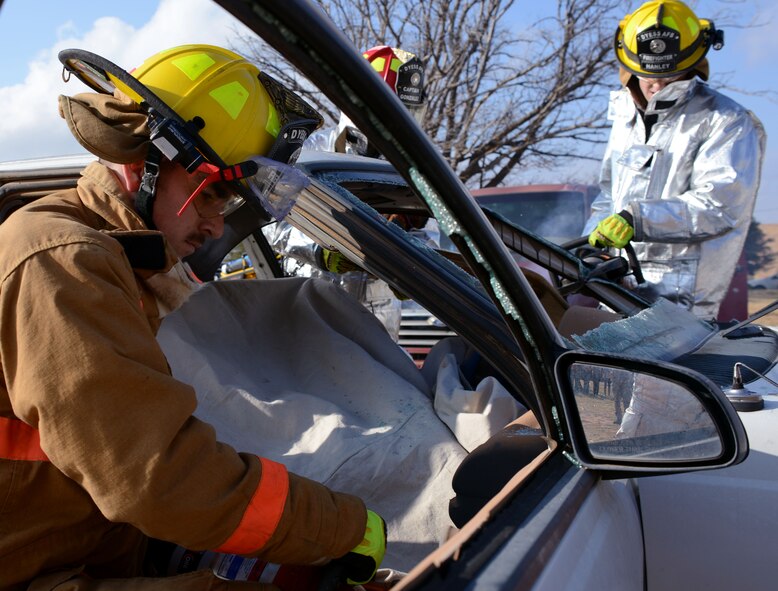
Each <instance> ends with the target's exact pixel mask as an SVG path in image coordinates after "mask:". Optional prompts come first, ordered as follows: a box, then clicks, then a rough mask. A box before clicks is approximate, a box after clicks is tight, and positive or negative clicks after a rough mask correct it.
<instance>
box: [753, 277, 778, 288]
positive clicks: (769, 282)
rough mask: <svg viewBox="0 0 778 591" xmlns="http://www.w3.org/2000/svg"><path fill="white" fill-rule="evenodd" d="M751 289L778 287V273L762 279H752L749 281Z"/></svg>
mask: <svg viewBox="0 0 778 591" xmlns="http://www.w3.org/2000/svg"><path fill="white" fill-rule="evenodd" d="M748 287H749V288H751V289H778V273H776V274H775V275H770V276H769V277H762V278H760V279H751V280H750V281H749V282H748Z"/></svg>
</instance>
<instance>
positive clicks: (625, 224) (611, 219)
mask: <svg viewBox="0 0 778 591" xmlns="http://www.w3.org/2000/svg"><path fill="white" fill-rule="evenodd" d="M633 223H634V220H633V219H632V214H630V213H629V212H628V211H626V210H622V211H620V212H619V213H614V214H613V215H609V216H608V217H607V218H605V219H604V220H602V221H601V222H600V223H599V224H597V227H596V228H595V229H594V231H593V232H592V233H591V234H589V244H591V245H592V246H594V247H598V246H608V247H610V246H612V247H614V248H624V247H625V246H626V245H627V242H629V241H630V240H632V237H633V236H634V235H635V230H634V229H633V228H632V224H633Z"/></svg>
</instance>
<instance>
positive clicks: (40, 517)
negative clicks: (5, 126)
mask: <svg viewBox="0 0 778 591" xmlns="http://www.w3.org/2000/svg"><path fill="white" fill-rule="evenodd" d="M68 51H70V52H71V54H68V55H69V57H68V55H66V54H67V52H63V54H61V56H60V57H61V59H62V60H63V63H65V65H66V67H67V68H68V69H70V70H73V71H74V73H75V74H76V75H77V76H78V77H79V78H81V79H82V81H84V82H87V83H88V84H90V85H91V86H92V87H93V88H94V89H95V90H100V91H101V92H95V93H91V92H90V93H84V94H80V95H76V96H74V97H71V98H68V97H60V112H61V114H62V116H63V117H64V118H65V119H66V121H67V123H68V126H69V127H70V130H71V131H72V132H73V134H74V135H75V137H76V138H77V139H78V141H79V142H80V143H81V144H82V145H83V146H84V147H86V148H87V149H88V150H90V151H91V152H92V153H94V154H95V155H97V156H98V157H99V158H100V160H99V162H95V163H92V164H90V165H89V166H87V168H86V169H85V170H84V172H83V174H82V177H81V179H80V180H79V182H78V186H77V188H75V189H70V190H64V191H60V192H58V193H54V194H52V195H49V196H47V197H43V198H40V199H39V200H37V201H35V202H34V203H32V204H29V205H27V206H25V207H23V208H22V209H20V210H18V211H16V212H15V213H13V214H12V215H11V216H10V217H9V218H8V219H7V220H6V221H5V222H4V223H3V224H2V225H0V248H2V252H3V257H2V259H1V262H0V281H2V283H0V314H1V315H2V317H1V318H0V330H1V331H2V336H1V337H0V355H1V356H2V357H1V359H2V380H1V381H0V589H3V590H16V589H26V588H28V585H30V583H31V582H32V586H31V587H30V588H31V589H63V590H64V589H68V590H70V589H87V588H88V589H104V588H110V589H115V590H124V589H147V588H153V589H187V590H189V589H191V590H195V589H222V588H231V586H233V585H234V586H239V587H240V588H241V589H246V588H252V589H272V588H273V587H272V586H268V585H264V584H259V583H232V582H225V581H220V580H217V579H216V578H215V577H214V575H213V574H212V573H211V572H210V571H201V572H196V573H191V574H187V575H180V576H177V577H172V578H153V577H154V576H155V575H157V574H158V573H157V572H155V571H154V570H153V569H151V568H150V567H149V564H150V560H149V559H150V558H153V557H150V556H149V555H148V554H149V553H148V552H147V548H148V547H150V546H152V545H153V546H156V545H158V544H159V542H158V541H164V542H170V543H173V544H178V545H181V546H184V547H186V548H191V549H197V550H216V551H219V552H227V553H234V554H241V555H247V556H261V557H262V558H263V559H264V560H268V561H270V562H274V563H280V564H324V563H326V562H327V561H330V560H332V559H339V560H341V561H343V564H344V565H345V569H346V574H347V575H348V576H349V577H350V578H351V579H352V580H353V581H357V582H364V581H366V580H367V579H369V578H370V577H371V576H372V575H373V573H374V572H375V569H376V568H377V566H378V564H379V563H380V561H381V558H382V556H383V551H384V548H385V531H384V525H383V521H382V520H381V518H380V517H378V516H377V515H376V514H374V513H372V512H371V511H367V510H366V508H365V506H364V504H363V503H362V501H361V500H360V499H358V498H356V497H353V496H350V495H347V494H343V493H338V492H334V491H330V490H329V489H327V488H326V487H324V486H323V485H321V484H318V483H316V482H312V481H310V480H307V479H305V478H302V477H299V476H296V475H294V474H291V473H288V472H287V470H286V468H285V467H284V466H283V465H281V464H278V463H275V462H272V461H269V460H267V459H263V458H260V457H256V456H253V455H249V454H242V453H238V452H237V451H235V450H233V449H232V448H230V447H228V446H226V445H224V444H222V443H220V442H219V441H217V440H216V438H215V435H214V430H213V429H212V428H211V427H210V426H209V425H207V424H205V423H203V422H201V421H200V420H198V419H196V418H194V417H193V416H192V413H193V411H194V409H195V405H196V397H195V393H194V391H193V389H192V388H191V387H190V386H188V385H186V384H183V383H181V382H178V381H176V380H175V379H174V378H173V377H172V376H171V374H170V371H169V368H168V364H167V362H166V360H165V357H164V355H163V353H162V351H161V350H160V348H159V346H158V344H157V342H156V339H155V333H156V330H157V328H158V326H159V324H160V318H161V316H162V315H163V314H164V313H166V312H167V311H169V310H170V309H172V308H174V307H175V306H176V305H177V304H179V303H181V301H182V299H183V296H180V295H179V292H182V291H183V292H185V291H186V290H185V289H183V290H182V289H180V288H181V287H182V286H183V285H185V282H183V281H182V279H181V278H180V275H179V271H180V269H181V264H180V259H181V258H182V257H185V256H187V255H189V254H191V253H192V252H194V251H195V250H196V249H197V248H198V247H199V246H201V245H202V244H203V242H204V241H205V240H207V239H209V238H218V237H219V236H220V235H221V234H222V231H223V224H224V218H223V216H224V215H225V214H226V213H228V210H229V209H230V208H233V207H237V206H239V205H240V204H241V202H242V201H243V200H244V199H255V198H257V199H260V200H261V199H262V198H266V197H267V195H268V194H269V193H271V192H272V191H273V186H272V179H274V178H276V177H275V176H273V175H272V174H271V173H272V171H277V170H283V167H284V166H285V165H286V164H287V163H288V162H290V161H291V160H293V159H294V158H295V156H296V155H295V150H296V148H297V147H298V146H295V145H294V144H289V143H285V140H286V139H288V138H290V137H293V136H294V137H298V138H299V137H300V136H301V135H302V136H303V139H304V135H305V134H304V133H303V134H300V133H286V131H288V130H289V129H295V130H297V131H298V132H299V131H301V130H302V131H307V132H310V131H312V130H313V129H314V128H315V127H316V126H317V125H318V124H319V118H318V115H317V114H316V113H315V111H313V110H312V109H310V108H309V107H308V106H307V105H306V104H305V103H303V102H302V101H301V100H300V99H299V98H298V97H296V96H295V95H293V94H292V93H289V92H288V91H287V90H286V89H284V88H283V87H281V86H280V85H278V83H276V82H275V81H274V80H272V79H271V78H269V77H267V76H265V75H264V74H262V73H260V71H259V70H258V69H257V68H256V67H255V66H253V65H252V64H250V63H249V62H247V61H246V60H244V59H243V58H241V57H240V56H238V55H236V54H234V53H232V52H229V51H226V50H223V49H220V48H216V47H211V46H183V47H179V48H174V49H172V50H169V51H167V52H162V53H161V54H157V55H155V56H153V57H152V58H149V59H148V60H146V61H145V62H144V63H143V64H142V65H141V66H140V67H139V68H138V69H136V70H134V71H133V72H132V75H131V76H130V75H129V74H127V73H126V72H124V71H123V70H121V69H120V68H117V67H116V66H113V64H110V62H106V60H102V58H97V56H93V57H94V58H95V60H94V63H92V62H90V61H89V56H91V54H86V52H80V53H79V52H78V51H77V50H68ZM81 54H83V55H81ZM106 64H108V65H106ZM114 89H115V90H114ZM111 91H113V93H112V94H111V93H110V92H111ZM267 155H270V156H272V158H273V159H274V160H270V159H268V158H264V156H267ZM274 166H277V168H273V167H274ZM278 167H280V168H278ZM268 179H270V181H268ZM246 205H247V206H248V205H249V204H246ZM258 436H261V434H259V435H258ZM152 540H153V542H151V541H152ZM143 577H150V578H143ZM107 579H111V582H108V581H107Z"/></svg>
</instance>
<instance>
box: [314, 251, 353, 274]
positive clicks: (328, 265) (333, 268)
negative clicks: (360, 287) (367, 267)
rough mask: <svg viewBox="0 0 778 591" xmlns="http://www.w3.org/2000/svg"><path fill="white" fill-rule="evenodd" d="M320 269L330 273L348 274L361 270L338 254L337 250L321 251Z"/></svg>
mask: <svg viewBox="0 0 778 591" xmlns="http://www.w3.org/2000/svg"><path fill="white" fill-rule="evenodd" d="M320 254H321V267H322V268H323V269H325V270H326V271H329V272H330V273H349V272H350V271H361V270H362V269H361V268H360V267H359V266H358V265H355V264H354V263H352V262H351V261H350V260H348V259H347V258H346V257H344V256H343V255H342V254H340V253H339V252H338V251H337V250H328V249H326V248H322V249H321V252H320Z"/></svg>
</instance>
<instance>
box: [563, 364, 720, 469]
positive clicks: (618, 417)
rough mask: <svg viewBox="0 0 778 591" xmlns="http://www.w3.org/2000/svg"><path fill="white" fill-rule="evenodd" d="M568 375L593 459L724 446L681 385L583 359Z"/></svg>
mask: <svg viewBox="0 0 778 591" xmlns="http://www.w3.org/2000/svg"><path fill="white" fill-rule="evenodd" d="M569 378H570V383H571V385H572V388H573V392H574V394H575V401H576V404H577V406H578V412H579V415H580V417H581V422H582V424H583V429H584V434H585V436H586V441H587V443H588V444H589V449H590V452H591V454H592V455H593V456H594V457H596V458H600V459H608V458H613V459H614V460H628V459H630V458H634V459H636V460H637V459H640V460H642V461H646V460H656V461H668V460H690V459H696V460H701V459H709V458H716V457H718V456H719V455H721V453H722V451H723V450H722V446H721V440H720V438H719V434H718V431H717V429H716V426H715V424H714V422H713V419H712V418H711V416H710V414H709V413H708V411H707V410H706V409H705V408H704V407H703V405H702V404H701V403H700V401H699V400H698V399H697V397H696V396H695V394H694V393H693V392H691V391H690V390H688V389H687V388H686V387H685V386H683V385H681V384H678V383H676V382H672V381H669V380H666V379H664V378H661V377H657V376H654V375H649V374H645V373H638V372H634V371H628V370H624V369H617V368H613V367H607V366H601V365H596V364H588V363H574V364H573V365H572V366H571V367H570V371H569Z"/></svg>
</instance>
